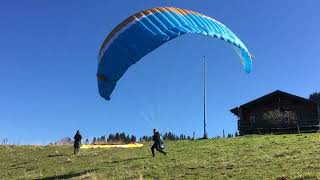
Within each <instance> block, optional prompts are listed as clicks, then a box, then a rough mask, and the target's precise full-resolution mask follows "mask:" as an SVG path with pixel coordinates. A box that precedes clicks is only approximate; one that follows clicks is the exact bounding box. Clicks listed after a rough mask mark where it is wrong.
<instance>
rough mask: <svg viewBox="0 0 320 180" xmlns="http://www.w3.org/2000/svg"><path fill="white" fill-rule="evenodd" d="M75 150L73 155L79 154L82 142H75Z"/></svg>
mask: <svg viewBox="0 0 320 180" xmlns="http://www.w3.org/2000/svg"><path fill="white" fill-rule="evenodd" d="M73 148H74V151H73V153H74V154H79V150H80V142H75V143H74V144H73Z"/></svg>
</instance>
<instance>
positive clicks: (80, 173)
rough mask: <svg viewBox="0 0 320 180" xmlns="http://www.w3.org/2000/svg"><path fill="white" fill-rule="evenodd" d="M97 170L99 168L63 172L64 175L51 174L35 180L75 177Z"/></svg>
mask: <svg viewBox="0 0 320 180" xmlns="http://www.w3.org/2000/svg"><path fill="white" fill-rule="evenodd" d="M96 170H98V169H90V170H86V171H83V172H78V173H68V174H62V175H58V176H49V177H45V178H36V179H34V180H52V179H69V178H73V177H78V176H82V175H85V174H87V173H92V172H95V171H96Z"/></svg>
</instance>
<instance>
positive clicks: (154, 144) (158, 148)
mask: <svg viewBox="0 0 320 180" xmlns="http://www.w3.org/2000/svg"><path fill="white" fill-rule="evenodd" d="M154 149H156V150H157V151H159V152H161V153H162V154H165V152H164V151H163V150H162V149H160V143H156V142H155V143H153V145H152V146H151V152H152V155H153V156H154Z"/></svg>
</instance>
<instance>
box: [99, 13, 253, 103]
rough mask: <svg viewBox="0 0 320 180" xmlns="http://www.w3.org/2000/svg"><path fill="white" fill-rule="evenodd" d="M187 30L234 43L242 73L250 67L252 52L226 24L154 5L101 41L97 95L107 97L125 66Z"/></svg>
mask: <svg viewBox="0 0 320 180" xmlns="http://www.w3.org/2000/svg"><path fill="white" fill-rule="evenodd" d="M187 33H197V34H202V35H206V36H212V37H215V38H218V39H221V40H224V41H227V42H228V43H230V44H231V45H233V46H234V49H235V51H236V52H237V54H238V55H239V56H240V58H241V60H242V64H243V67H244V70H245V72H247V73H249V72H250V71H251V70H252V55H251V54H250V53H249V51H248V49H247V48H246V46H245V45H244V44H243V43H242V41H241V40H240V39H239V38H238V37H237V36H236V35H235V34H234V33H233V32H232V31H231V30H230V29H229V28H227V27H226V26H225V25H223V24H222V23H220V22H218V21H217V20H215V19H213V18H211V17H209V16H206V15H203V14H200V13H198V12H195V11H190V10H185V9H180V8H174V7H157V8H152V9H148V10H144V11H141V12H138V13H136V14H134V15H132V16H130V17H129V18H127V19H126V20H124V21H123V22H121V23H120V24H119V25H118V26H116V27H115V28H114V29H113V30H112V31H111V32H110V33H109V34H108V36H107V37H106V39H105V40H104V42H103V44H102V46H101V48H100V51H99V57H98V71H97V80H98V87H99V93H100V95H101V96H102V97H103V98H105V99H106V100H110V95H111V93H112V92H113V90H114V88H115V86H116V84H117V82H118V80H119V79H120V78H121V77H122V76H123V74H124V73H125V72H126V71H127V69H128V68H129V67H130V66H131V65H132V64H134V63H136V62H137V61H139V60H140V59H141V58H142V57H144V56H145V55H147V54H148V53H150V52H151V51H153V50H154V49H156V48H157V47H159V46H161V45H162V44H164V43H166V42H168V41H170V40H172V39H174V38H176V37H179V36H181V35H184V34H187Z"/></svg>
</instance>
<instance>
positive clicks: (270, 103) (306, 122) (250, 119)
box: [230, 90, 320, 135]
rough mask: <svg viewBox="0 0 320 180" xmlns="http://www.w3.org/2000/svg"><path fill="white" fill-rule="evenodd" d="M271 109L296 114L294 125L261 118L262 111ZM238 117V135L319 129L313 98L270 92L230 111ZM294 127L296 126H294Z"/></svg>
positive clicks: (319, 119) (319, 118) (317, 107)
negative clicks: (284, 124) (276, 123)
mask: <svg viewBox="0 0 320 180" xmlns="http://www.w3.org/2000/svg"><path fill="white" fill-rule="evenodd" d="M272 110H279V111H280V112H284V111H291V112H294V113H295V114H296V125H295V126H293V125H286V126H283V125H275V124H274V123H270V121H267V120H266V119H265V116H264V115H265V113H266V112H268V111H272ZM230 111H231V112H232V113H233V114H234V115H236V116H237V117H238V130H239V134H240V135H246V134H260V133H296V132H298V131H299V132H312V131H318V130H319V122H320V115H319V113H320V112H319V104H318V103H316V102H315V101H312V100H309V99H306V98H303V97H299V96H296V95H293V94H289V93H286V92H282V91H279V90H277V91H274V92H272V93H270V94H267V95H265V96H262V97H260V98H258V99H255V100H253V101H251V102H248V103H245V104H243V105H240V106H239V107H235V108H233V109H231V110H230ZM297 127H298V128H297Z"/></svg>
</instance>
